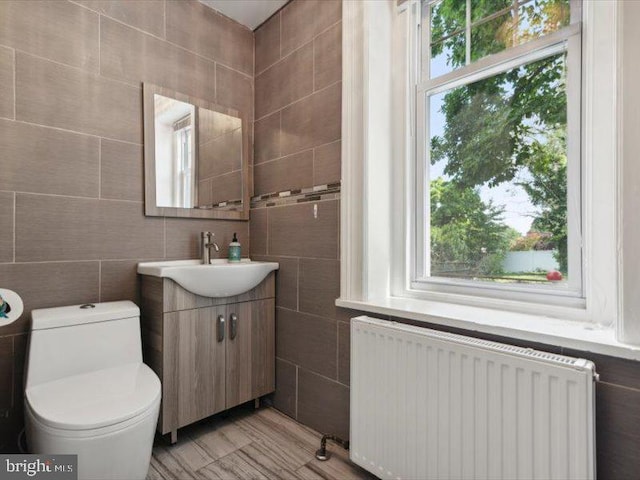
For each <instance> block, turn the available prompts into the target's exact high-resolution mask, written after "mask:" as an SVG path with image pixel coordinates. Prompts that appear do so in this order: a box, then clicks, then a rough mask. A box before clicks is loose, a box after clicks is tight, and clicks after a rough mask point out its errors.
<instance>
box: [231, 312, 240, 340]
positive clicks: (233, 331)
mask: <svg viewBox="0 0 640 480" xmlns="http://www.w3.org/2000/svg"><path fill="white" fill-rule="evenodd" d="M230 318H231V340H233V339H234V338H236V335H238V316H237V315H236V314H235V313H232V314H231V317H230Z"/></svg>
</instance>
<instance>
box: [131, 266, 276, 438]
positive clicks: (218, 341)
mask: <svg viewBox="0 0 640 480" xmlns="http://www.w3.org/2000/svg"><path fill="white" fill-rule="evenodd" d="M141 282H142V284H141V285H142V291H141V301H142V308H141V328H142V345H143V354H144V361H145V363H146V364H147V365H149V366H150V367H151V368H152V369H153V370H154V371H155V372H156V373H157V374H158V377H159V378H160V380H161V381H162V405H161V408H160V418H159V420H158V431H159V432H160V433H162V434H163V435H164V434H166V433H171V441H172V443H174V442H175V441H177V431H178V428H181V427H184V426H185V425H189V424H191V423H193V422H196V421H198V420H200V419H202V418H205V417H208V416H210V415H213V414H214V413H218V412H220V411H223V410H226V409H228V408H231V407H234V406H236V405H239V404H241V403H245V402H247V401H250V400H254V399H259V398H260V397H261V396H262V395H266V394H268V393H271V392H273V391H274V390H275V273H274V272H272V273H270V274H269V275H267V277H266V278H265V279H264V280H263V281H262V282H261V283H260V284H259V285H258V286H256V287H255V288H253V289H252V290H250V291H248V292H246V293H243V294H241V295H238V296H235V297H225V298H208V297H201V296H198V295H195V294H193V293H190V292H188V291H187V290H185V289H184V288H182V287H181V286H180V285H178V284H177V283H176V282H174V281H173V280H171V279H169V278H160V277H153V276H148V275H141Z"/></svg>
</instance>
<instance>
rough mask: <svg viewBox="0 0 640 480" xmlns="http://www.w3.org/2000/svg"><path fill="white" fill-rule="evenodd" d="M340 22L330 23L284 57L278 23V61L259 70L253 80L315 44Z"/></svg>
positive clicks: (340, 20)
mask: <svg viewBox="0 0 640 480" xmlns="http://www.w3.org/2000/svg"><path fill="white" fill-rule="evenodd" d="M340 22H342V17H340V19H339V20H336V21H335V22H334V23H332V24H331V25H329V26H328V27H326V28H325V29H323V30H322V31H320V32H319V33H317V34H316V35H314V36H313V37H311V38H310V39H309V40H307V41H306V42H304V43H302V44H300V45H299V46H297V47H296V48H294V49H293V50H291V51H290V52H289V53H287V54H286V55H285V56H284V57H283V56H282V21H280V55H279V57H278V60H276V61H275V62H273V63H272V64H270V65H268V66H267V67H265V68H263V69H262V70H260V71H259V72H257V73H255V75H254V78H258V77H259V76H260V75H262V74H263V73H264V72H266V71H267V70H269V69H270V68H272V67H273V66H275V65H276V64H278V63H280V62H282V61H284V60H286V59H287V58H288V57H290V56H291V55H292V54H294V53H295V52H297V51H298V50H300V49H301V48H302V47H304V46H306V45H307V44H309V43H310V42H315V40H316V38H318V37H319V36H320V35H324V34H325V33H327V31H329V30H331V29H332V28H333V27H335V26H336V25H337V24H338V23H340Z"/></svg>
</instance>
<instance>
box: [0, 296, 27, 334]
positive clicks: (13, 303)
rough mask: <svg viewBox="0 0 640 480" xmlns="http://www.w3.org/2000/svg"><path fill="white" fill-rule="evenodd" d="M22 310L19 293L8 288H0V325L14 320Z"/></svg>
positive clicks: (22, 305)
mask: <svg viewBox="0 0 640 480" xmlns="http://www.w3.org/2000/svg"><path fill="white" fill-rule="evenodd" d="M23 311H24V303H22V299H21V298H20V295H18V294H17V293H16V292H14V291H13V290H9V289H8V288H0V327H2V326H3V325H8V324H10V323H12V322H15V321H16V320H17V319H18V318H20V315H22V312H23Z"/></svg>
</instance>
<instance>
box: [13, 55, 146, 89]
mask: <svg viewBox="0 0 640 480" xmlns="http://www.w3.org/2000/svg"><path fill="white" fill-rule="evenodd" d="M16 51H17V52H20V53H22V54H23V55H28V56H30V57H33V58H37V59H38V60H42V61H44V62H50V63H53V64H54V65H59V66H61V67H65V68H71V69H73V70H76V71H79V72H81V73H84V74H86V75H91V76H93V77H99V78H101V79H102V80H106V81H107V82H112V83H117V84H118V85H122V86H125V87H129V88H135V89H137V90H142V87H141V86H136V85H135V84H134V82H127V81H125V80H118V79H117V78H112V77H107V76H106V75H102V74H101V73H100V72H93V71H91V70H86V69H85V68H83V67H78V66H75V65H69V64H68V63H62V62H59V61H58V60H53V59H51V58H47V57H43V56H41V55H37V54H35V53H31V52H27V51H26V50H20V49H16Z"/></svg>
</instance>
